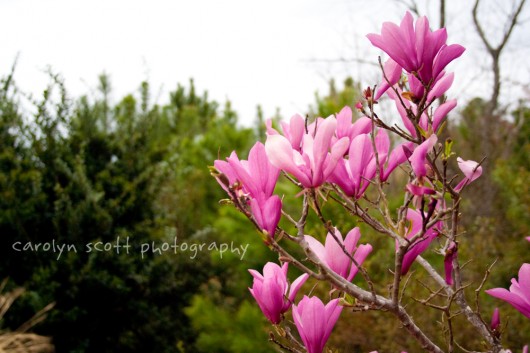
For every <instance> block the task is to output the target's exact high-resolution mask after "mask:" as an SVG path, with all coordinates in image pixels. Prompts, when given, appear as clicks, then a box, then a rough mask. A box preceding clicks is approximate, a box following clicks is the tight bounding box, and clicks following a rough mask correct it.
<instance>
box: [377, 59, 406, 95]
mask: <svg viewBox="0 0 530 353" xmlns="http://www.w3.org/2000/svg"><path fill="white" fill-rule="evenodd" d="M402 71H403V69H402V68H401V66H399V65H398V63H396V62H395V61H394V60H393V59H392V58H388V60H387V61H386V62H385V65H384V66H383V72H384V76H383V81H382V82H381V84H380V85H379V89H378V90H377V93H376V95H375V96H374V100H378V99H379V98H381V96H382V95H383V93H385V92H386V91H387V90H388V89H389V88H390V87H392V86H394V85H395V84H396V83H398V82H399V79H400V78H401V72H402ZM385 76H386V79H385ZM387 79H388V81H387Z"/></svg>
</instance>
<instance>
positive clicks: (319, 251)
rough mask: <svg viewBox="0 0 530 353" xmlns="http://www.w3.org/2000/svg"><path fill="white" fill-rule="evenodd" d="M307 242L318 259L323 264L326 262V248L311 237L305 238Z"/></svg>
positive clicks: (306, 236)
mask: <svg viewBox="0 0 530 353" xmlns="http://www.w3.org/2000/svg"><path fill="white" fill-rule="evenodd" d="M304 238H305V240H306V241H307V243H308V244H309V248H310V249H311V251H312V252H313V253H315V255H316V256H317V257H318V259H319V260H320V261H322V262H324V263H325V262H326V249H325V248H324V245H322V243H320V242H319V241H318V240H316V239H315V238H313V237H312V236H310V235H305V236H304Z"/></svg>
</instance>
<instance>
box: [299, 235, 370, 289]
mask: <svg viewBox="0 0 530 353" xmlns="http://www.w3.org/2000/svg"><path fill="white" fill-rule="evenodd" d="M335 236H336V237H337V239H338V241H339V243H337V241H336V240H335V238H334V237H333V235H332V234H331V233H328V234H327V236H326V242H325V245H322V244H321V243H320V242H319V241H318V240H316V239H315V238H313V237H312V236H310V235H306V236H305V240H306V241H307V242H308V243H309V248H310V249H311V251H313V252H314V253H315V255H316V256H317V257H318V258H319V259H320V261H322V262H323V263H325V264H326V265H327V266H328V267H329V268H330V269H332V270H333V271H334V272H335V273H337V274H338V275H339V276H342V277H344V278H345V279H347V280H348V281H351V280H352V279H353V278H354V277H355V275H356V274H357V272H358V271H359V268H358V267H357V266H356V265H355V263H353V261H352V260H351V258H350V257H349V256H348V255H346V254H345V253H344V251H343V249H342V247H343V246H344V248H345V249H346V251H347V252H348V254H351V255H352V257H353V259H354V260H355V262H356V263H357V264H358V265H359V266H361V265H362V264H363V262H364V260H366V257H367V256H368V255H369V254H370V253H371V252H372V245H370V244H361V245H359V247H357V242H358V241H359V238H360V237H361V232H360V231H359V228H357V227H355V228H353V229H352V230H350V231H349V232H348V234H347V235H346V239H343V238H342V234H341V233H340V232H339V230H338V229H337V228H335Z"/></svg>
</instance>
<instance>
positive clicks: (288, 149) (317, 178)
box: [265, 117, 349, 188]
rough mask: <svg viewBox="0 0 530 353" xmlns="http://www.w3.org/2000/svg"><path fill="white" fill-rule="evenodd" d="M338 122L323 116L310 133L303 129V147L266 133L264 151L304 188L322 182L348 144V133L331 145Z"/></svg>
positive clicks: (315, 185) (329, 173)
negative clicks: (299, 147)
mask: <svg viewBox="0 0 530 353" xmlns="http://www.w3.org/2000/svg"><path fill="white" fill-rule="evenodd" d="M336 126H337V120H336V119H335V117H328V118H327V119H322V120H321V121H320V122H319V123H318V124H315V127H314V129H310V131H309V132H310V133H304V135H303V137H302V147H301V150H300V151H299V150H297V149H296V148H293V146H292V144H291V142H290V141H289V140H288V139H287V138H286V137H284V136H282V135H279V134H273V135H269V136H267V141H266V142H265V151H266V152H267V156H268V158H269V160H270V162H271V164H272V165H274V166H275V167H277V168H279V169H282V170H284V171H285V172H287V173H290V174H292V175H293V176H294V177H295V178H296V179H298V181H300V183H301V184H302V185H303V186H304V187H305V188H314V187H318V186H320V185H322V184H323V183H324V182H326V180H327V178H328V177H329V176H330V175H331V173H332V172H333V170H334V169H335V167H336V165H337V162H338V160H339V159H340V158H342V156H343V155H344V152H345V151H346V150H347V149H348V146H349V139H348V138H347V137H343V138H341V139H339V140H338V141H337V142H336V143H335V144H333V145H331V141H332V138H333V136H334V134H335V129H336ZM311 130H313V131H311ZM314 130H316V131H314Z"/></svg>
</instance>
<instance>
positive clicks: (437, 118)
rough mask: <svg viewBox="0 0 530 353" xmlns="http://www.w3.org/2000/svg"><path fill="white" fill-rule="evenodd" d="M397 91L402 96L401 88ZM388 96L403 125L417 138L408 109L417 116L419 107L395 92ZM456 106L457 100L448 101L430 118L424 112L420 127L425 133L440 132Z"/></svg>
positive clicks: (389, 92)
mask: <svg viewBox="0 0 530 353" xmlns="http://www.w3.org/2000/svg"><path fill="white" fill-rule="evenodd" d="M397 91H398V93H400V94H401V93H402V91H401V89H399V88H398V89H397ZM388 96H389V97H390V98H391V99H392V100H393V101H394V103H395V106H396V109H397V111H398V113H399V115H400V117H401V120H402V121H403V125H404V126H405V128H406V129H407V130H408V132H409V133H410V135H411V136H412V137H417V136H418V134H417V132H416V129H415V128H414V124H413V123H412V121H411V120H410V118H409V115H408V112H407V109H408V110H409V111H410V112H412V114H414V115H416V114H417V110H418V107H417V106H416V105H415V104H412V103H411V102H410V101H408V100H406V99H402V98H400V96H398V95H396V93H395V92H394V91H388ZM403 104H404V105H403ZM456 105H457V101H456V99H450V100H447V101H446V102H444V103H442V104H440V105H439V106H438V107H436V109H435V110H434V113H433V114H432V117H429V115H428V114H427V111H424V112H423V113H422V115H421V116H420V119H419V121H418V125H419V127H420V128H421V129H423V131H427V132H429V133H436V132H438V130H439V129H440V126H441V125H442V123H443V122H444V120H445V118H446V117H447V115H448V114H449V113H450V112H451V111H452V110H453V109H454V108H455V107H456Z"/></svg>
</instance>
